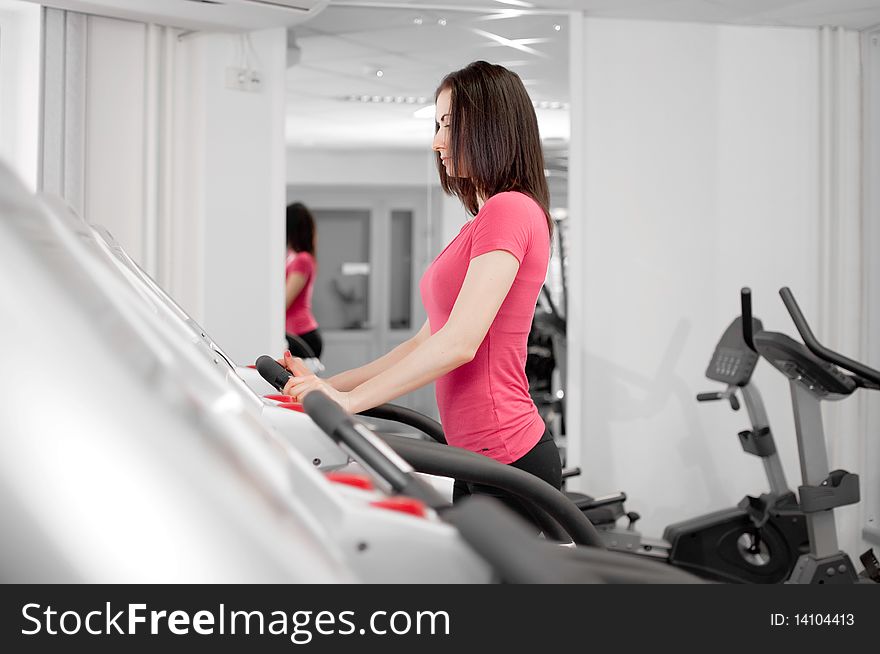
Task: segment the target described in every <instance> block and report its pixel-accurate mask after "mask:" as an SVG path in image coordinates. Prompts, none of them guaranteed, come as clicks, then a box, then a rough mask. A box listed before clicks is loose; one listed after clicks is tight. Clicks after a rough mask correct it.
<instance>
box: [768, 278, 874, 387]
mask: <svg viewBox="0 0 880 654" xmlns="http://www.w3.org/2000/svg"><path fill="white" fill-rule="evenodd" d="M779 295H780V296H781V297H782V301H783V302H784V303H785V308H786V309H788V313H789V315H790V316H791V319H792V320H793V321H794V324H795V327H797V330H798V332H799V333H800V335H801V338H802V339H803V341H804V345H806V346H807V348H809V350H810V351H811V352H812V353H813V354H815V355H816V356H817V357H819V358H820V359H823V360H825V361H827V362H829V363H833V364H834V365H837V366H840V367H841V368H844V369H846V370H849V371H850V372H852V373H855V374H856V375H858V376H859V377H862V378H864V379H866V380H868V381H871V382H873V383H874V384H877V385H880V372H878V371H877V370H874V369H873V368H871V367H869V366H866V365H865V364H863V363H860V362H858V361H855V360H853V359H850V358H849V357H846V356H844V355H842V354H839V353H838V352H835V351H834V350H832V349H830V348H828V347H825V346H824V345H822V344H821V343H820V342H819V340H818V339H817V338H816V336H815V335H814V334H813V330H812V329H810V325H809V324H808V323H807V319H806V318H805V317H804V314H803V312H802V311H801V309H800V307H799V306H798V303H797V300H795V299H794V294H793V293H792V292H791V289H790V288H789V287H788V286H783V287H782V288H781V289H779ZM854 381H855V380H854Z"/></svg>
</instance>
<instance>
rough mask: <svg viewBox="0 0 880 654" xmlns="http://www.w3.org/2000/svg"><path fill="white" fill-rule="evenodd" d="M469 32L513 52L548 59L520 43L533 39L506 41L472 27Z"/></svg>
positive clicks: (541, 53) (501, 37)
mask: <svg viewBox="0 0 880 654" xmlns="http://www.w3.org/2000/svg"><path fill="white" fill-rule="evenodd" d="M471 31H472V32H474V33H475V34H479V35H480V36H484V37H486V38H487V39H491V40H492V41H495V42H496V43H500V44H501V45H505V46H507V47H508V48H513V49H514V50H519V51H520V52H528V53H529V54H531V55H535V56H536V57H544V58H545V59H546V58H547V57H548V56H547V55H545V54H544V53H543V52H538V51H537V50H535V49H534V48H530V47H528V46H526V45H522V44H521V43H520V41H534V39H506V38H504V37H503V36H498V35H497V34H492V32H487V31H485V30H478V29H476V28H475V27H472V28H471Z"/></svg>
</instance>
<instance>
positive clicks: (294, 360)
mask: <svg viewBox="0 0 880 654" xmlns="http://www.w3.org/2000/svg"><path fill="white" fill-rule="evenodd" d="M276 361H278V363H279V364H280V365H281V366H282V367H284V368H286V369H287V370H288V371H289V372H291V373H293V375H299V376H303V375H314V374H315V373H314V372H313V371H312V369H311V368H309V367H308V366H307V365H306V362H305V361H303V360H302V359H300V358H299V357H295V356H293V355H292V354H291V353H290V350H285V352H284V356H283V357H282V358H280V359H276Z"/></svg>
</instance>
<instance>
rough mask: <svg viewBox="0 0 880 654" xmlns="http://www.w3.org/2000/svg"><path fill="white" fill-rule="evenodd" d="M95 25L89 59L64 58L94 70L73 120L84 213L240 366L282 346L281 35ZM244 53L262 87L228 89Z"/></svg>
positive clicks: (87, 72) (90, 23)
mask: <svg viewBox="0 0 880 654" xmlns="http://www.w3.org/2000/svg"><path fill="white" fill-rule="evenodd" d="M85 26H86V28H85V29H86V37H85V39H84V41H85V44H86V47H85V55H84V59H85V60H84V61H79V60H78V59H77V57H79V56H82V55H81V54H80V53H79V52H78V51H77V52H74V51H71V52H67V53H66V54H67V57H69V58H70V61H69V62H68V64H67V65H68V66H74V67H76V66H82V67H83V70H84V75H83V87H84V91H83V92H84V96H85V98H84V101H83V102H82V106H83V107H85V115H84V117H83V123H84V124H82V125H81V126H76V125H71V126H67V128H68V129H73V130H77V129H78V130H80V131H81V132H82V133H84V135H85V137H84V144H83V150H84V152H83V155H82V162H81V163H80V164H79V165H81V166H82V167H83V170H81V171H80V170H75V171H68V172H70V173H71V174H73V175H75V176H76V177H77V178H81V179H82V180H83V183H84V188H85V201H84V203H83V204H84V208H83V210H84V212H85V216H86V218H87V219H88V220H89V221H91V222H93V223H97V224H101V225H104V226H105V227H107V228H108V229H110V231H111V232H112V233H113V234H114V236H115V237H116V238H117V239H118V240H119V241H120V243H121V244H122V245H123V246H124V247H125V248H126V250H127V251H128V252H129V254H131V256H132V257H133V258H134V259H135V260H136V261H137V262H138V263H140V264H141V265H142V266H143V267H144V268H145V269H146V270H147V271H148V272H149V273H150V274H151V275H153V276H154V277H155V278H156V280H157V281H158V282H159V284H160V285H161V286H162V287H163V288H165V289H166V290H167V291H168V292H169V293H170V294H171V296H172V297H174V298H175V299H176V300H177V301H178V302H179V303H180V304H181V305H182V306H183V307H184V308H185V309H186V310H187V311H188V312H189V313H190V314H191V315H192V316H193V317H194V318H195V319H196V320H198V321H199V322H200V323H201V324H202V325H203V327H204V328H205V329H206V330H207V331H208V332H209V333H210V334H211V336H212V337H213V338H214V339H215V340H216V341H217V343H218V344H219V345H220V346H221V347H223V348H224V350H226V351H227V353H228V354H229V355H230V356H231V357H232V358H233V359H234V360H236V361H237V362H239V363H242V364H245V363H252V362H253V361H254V360H255V359H256V358H257V356H259V355H260V354H264V353H278V352H280V351H282V347H283V344H284V341H283V335H284V327H283V320H284V312H283V278H284V273H283V269H284V268H283V267H284V227H283V221H284V206H285V197H284V192H285V184H284V182H285V155H284V73H285V57H286V32H285V30H284V29H283V28H273V29H270V30H264V31H259V32H254V33H251V34H249V35H247V37H244V36H242V35H238V34H226V33H206V32H194V33H188V34H181V32H179V31H177V30H172V29H170V28H162V27H159V26H155V25H144V24H142V23H136V22H131V21H124V20H118V19H111V18H103V17H98V16H90V17H88V18H87V20H86V22H85ZM243 38H249V39H250V46H248V45H246V44H245V43H243V41H242V39H243ZM245 52H247V57H248V58H249V59H250V61H249V64H250V65H251V66H252V67H254V68H256V69H258V70H259V71H260V73H261V75H262V80H263V83H262V89H261V90H260V91H259V92H244V91H240V90H235V89H230V88H228V87H227V84H226V68H227V66H239V65H241V64H242V61H243V57H244V54H243V53H245ZM61 88H65V87H64V86H62V87H61ZM52 91H53V93H56V92H58V91H57V87H52ZM61 93H62V94H63V91H62V92H61ZM48 101H49V102H51V103H54V104H55V105H58V104H59V103H60V106H61V107H62V109H63V108H64V107H65V106H67V104H68V103H69V102H75V101H76V99H74V98H70V99H65V98H55V97H52V98H49V99H48Z"/></svg>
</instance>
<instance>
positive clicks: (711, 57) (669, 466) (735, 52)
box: [568, 19, 854, 536]
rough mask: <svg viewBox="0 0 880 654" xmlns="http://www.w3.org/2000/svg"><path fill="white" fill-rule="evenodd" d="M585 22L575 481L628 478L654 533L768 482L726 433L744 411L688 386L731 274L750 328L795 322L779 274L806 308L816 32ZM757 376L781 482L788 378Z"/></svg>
mask: <svg viewBox="0 0 880 654" xmlns="http://www.w3.org/2000/svg"><path fill="white" fill-rule="evenodd" d="M581 29H582V30H583V46H582V47H583V52H584V59H583V62H581V65H580V69H581V75H582V77H581V79H580V80H579V81H580V83H582V85H583V87H582V91H583V97H584V101H585V106H584V107H583V116H581V117H580V118H579V120H580V121H582V123H581V125H582V131H579V130H578V129H573V133H574V134H575V135H578V134H580V136H577V138H579V139H580V141H579V145H580V147H581V148H582V151H581V152H580V153H578V154H577V155H574V156H573V158H574V161H575V165H582V166H583V179H584V184H583V186H582V187H579V189H578V190H576V191H575V194H577V193H580V194H581V196H580V197H579V198H577V197H576V198H575V201H574V202H573V203H572V206H583V207H584V212H583V215H579V216H578V215H573V216H572V217H571V220H572V221H580V222H579V223H577V224H576V225H574V224H573V226H572V234H573V237H574V238H573V246H572V247H573V252H575V253H576V254H573V256H577V257H579V258H580V261H579V262H578V265H577V266H576V270H579V271H580V272H579V273H577V274H576V276H575V277H574V278H573V279H572V284H571V287H570V303H572V304H573V303H580V305H579V308H578V310H577V312H576V313H577V316H575V315H573V319H574V324H573V325H571V327H573V328H574V330H575V331H574V332H573V333H570V348H569V351H570V359H569V367H570V370H571V371H572V373H571V374H572V376H571V383H572V386H571V387H570V393H572V394H574V398H576V399H577V400H578V401H577V402H574V401H572V402H569V407H570V409H569V410H570V411H572V414H571V415H570V418H569V423H568V424H569V428H570V430H571V431H570V432H569V437H570V439H575V438H576V437H575V436H574V434H575V433H577V434H580V441H579V442H578V443H577V446H579V448H580V453H579V457H580V460H581V465H582V467H583V470H584V474H583V476H582V477H581V483H582V486H583V487H584V488H586V489H589V490H591V491H593V492H594V493H603V492H606V491H613V490H617V489H621V490H625V491H626V492H627V494H628V496H629V497H630V502H629V505H630V507H631V509H633V510H636V511H638V512H639V513H641V514H642V516H643V519H642V523H641V527H642V530H643V531H644V532H645V533H647V534H651V535H658V536H659V535H660V534H661V532H662V529H663V527H664V526H665V525H666V524H668V523H670V522H674V521H676V520H680V519H684V518H686V517H690V516H693V515H696V514H698V513H701V512H704V511H707V510H710V509H714V508H721V507H724V506H728V505H732V504H734V503H735V502H737V501H738V500H739V499H740V498H741V497H742V496H743V495H745V494H746V493H751V494H757V493H759V492H763V491H765V490H766V481H765V479H764V475H763V470H762V466H761V464H760V462H759V461H758V460H757V458H755V457H750V456H747V455H746V454H744V453H743V452H742V451H741V449H740V446H739V443H738V439H737V436H736V434H737V432H738V431H739V430H741V429H744V428H746V427H747V426H748V422H747V417H746V416H745V415H744V413H745V412H744V411H741V412H740V413H739V414H734V413H732V412H731V410H730V408H729V407H728V406H726V405H722V404H721V403H713V404H704V405H698V404H697V403H696V401H695V399H694V397H695V395H696V393H697V392H700V391H703V390H710V389H713V387H714V386H717V384H714V383H712V382H709V381H708V380H706V379H705V378H704V371H705V369H706V366H707V364H708V362H709V358H710V356H711V354H712V351H713V349H714V346H715V344H716V341H717V339H718V338H719V337H720V335H721V333H722V331H723V330H724V329H725V327H726V326H727V325H728V324H729V322H730V321H731V320H732V319H733V318H734V317H735V316H736V315H737V313H738V312H739V289H740V287H741V286H750V287H751V288H752V290H753V294H754V301H755V314H756V315H757V316H758V317H760V318H761V319H762V320H763V321H764V325H765V328H768V329H776V330H780V331H784V332H792V331H793V327H792V324H791V321H790V319H789V318H788V316H787V313H786V312H785V310H784V307H783V305H782V303H781V301H780V299H779V297H778V296H777V290H778V289H779V288H780V287H781V286H783V285H788V286H790V287H791V288H792V290H793V291H794V292H795V294H796V296H797V297H798V299H799V301H800V303H801V306H802V308H803V309H804V311H805V312H806V313H807V315H808V317H811V316H812V317H814V316H816V311H817V301H818V293H819V275H818V272H817V269H816V257H817V254H818V243H817V241H818V233H819V232H818V220H819V206H818V205H819V197H818V191H817V182H818V168H819V138H818V121H819V98H818V89H819V77H818V70H817V64H818V60H819V52H818V48H819V42H818V35H817V32H816V31H814V30H806V29H774V28H758V27H730V26H713V25H698V24H676V23H649V22H637V21H622V20H599V19H585V20H584V21H583V25H582V26H581ZM574 147H578V146H577V145H573V148H574ZM579 157H580V159H579ZM579 161H580V162H582V163H578V162H579ZM579 334H582V335H583V336H582V338H578V335H579ZM754 381H755V383H756V384H757V386H758V387H759V388H760V390H761V392H762V394H763V396H764V399H765V403H766V405H767V409H768V413H769V419H770V421H771V426H772V428H773V430H774V433H775V435H776V440H777V444H778V447H779V450H780V454H781V456H782V460H783V465H784V466H785V469H786V472H787V475H788V482H789V485H790V486H794V487H796V486H797V484H798V481H799V476H800V472H799V468H798V463H797V457H796V447H795V434H794V427H793V420H792V416H791V408H790V398H789V391H788V383H787V381H786V380H785V379H784V378H783V377H782V375H780V374H779V373H778V372H776V371H775V370H773V369H771V368H770V367H769V365H768V364H767V363H766V362H762V363H761V364H759V367H758V370H757V372H756V374H755V376H754ZM573 449H575V450H576V449H577V447H575V446H573ZM574 453H575V452H572V454H574ZM832 463H833V462H832ZM853 510H854V509H853V508H844V509H842V510H841V512H847V511H853Z"/></svg>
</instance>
